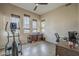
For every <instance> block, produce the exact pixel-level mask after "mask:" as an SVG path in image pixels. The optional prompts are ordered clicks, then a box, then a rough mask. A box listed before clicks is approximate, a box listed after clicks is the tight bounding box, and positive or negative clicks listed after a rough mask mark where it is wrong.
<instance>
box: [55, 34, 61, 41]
mask: <svg viewBox="0 0 79 59" xmlns="http://www.w3.org/2000/svg"><path fill="white" fill-rule="evenodd" d="M55 36H56V42H59V39H60V36H59V34H58V33H55Z"/></svg>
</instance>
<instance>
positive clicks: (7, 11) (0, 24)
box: [0, 4, 40, 48]
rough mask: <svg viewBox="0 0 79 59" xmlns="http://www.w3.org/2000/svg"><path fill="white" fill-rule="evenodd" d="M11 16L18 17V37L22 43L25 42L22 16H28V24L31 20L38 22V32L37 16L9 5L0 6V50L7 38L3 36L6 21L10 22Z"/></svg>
mask: <svg viewBox="0 0 79 59" xmlns="http://www.w3.org/2000/svg"><path fill="white" fill-rule="evenodd" d="M11 14H15V15H19V16H20V32H21V34H20V36H21V41H22V43H26V42H27V34H26V33H24V32H23V16H24V14H27V15H30V22H32V19H37V20H38V31H40V23H39V21H40V20H39V15H37V14H34V13H32V12H29V11H27V10H24V9H21V8H19V7H16V6H13V5H11V4H0V48H1V47H4V46H5V41H6V40H7V38H6V37H5V36H3V35H5V34H4V28H5V24H6V21H9V20H10V16H11Z"/></svg>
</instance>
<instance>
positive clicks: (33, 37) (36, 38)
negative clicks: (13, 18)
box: [28, 33, 45, 42]
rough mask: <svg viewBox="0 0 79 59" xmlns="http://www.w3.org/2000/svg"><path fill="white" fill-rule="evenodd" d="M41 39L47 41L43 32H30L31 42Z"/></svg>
mask: <svg viewBox="0 0 79 59" xmlns="http://www.w3.org/2000/svg"><path fill="white" fill-rule="evenodd" d="M41 40H43V41H45V38H44V36H43V34H39V33H36V34H30V35H29V39H28V41H30V42H36V41H41Z"/></svg>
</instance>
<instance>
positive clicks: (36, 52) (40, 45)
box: [0, 41, 55, 56]
mask: <svg viewBox="0 0 79 59" xmlns="http://www.w3.org/2000/svg"><path fill="white" fill-rule="evenodd" d="M22 52H23V56H55V45H54V44H52V43H49V42H45V41H40V42H35V43H27V44H25V45H23V46H22ZM4 53H5V52H4V50H3V51H1V52H0V55H1V56H2V55H4Z"/></svg>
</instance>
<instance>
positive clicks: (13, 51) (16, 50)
mask: <svg viewBox="0 0 79 59" xmlns="http://www.w3.org/2000/svg"><path fill="white" fill-rule="evenodd" d="M7 26H8V22H7V23H6V26H5V31H6V32H7V34H8V35H7V39H8V41H7V43H6V45H5V56H18V55H19V54H20V55H22V44H21V41H20V38H19V37H20V35H19V32H18V35H15V32H16V29H17V24H16V23H13V22H11V23H10V30H11V33H12V36H10V34H9V32H8V31H7ZM15 37H18V42H16V38H15ZM10 38H12V39H13V42H12V45H11V46H9V43H10Z"/></svg>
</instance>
